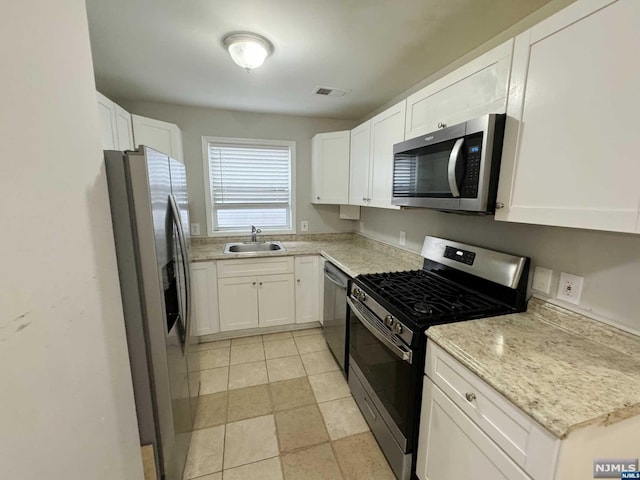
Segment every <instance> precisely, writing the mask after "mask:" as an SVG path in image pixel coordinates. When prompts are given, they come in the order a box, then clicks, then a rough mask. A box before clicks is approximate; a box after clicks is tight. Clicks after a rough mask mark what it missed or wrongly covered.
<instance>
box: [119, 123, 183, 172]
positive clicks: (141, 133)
mask: <svg viewBox="0 0 640 480" xmlns="http://www.w3.org/2000/svg"><path fill="white" fill-rule="evenodd" d="M131 118H132V120H133V139H134V141H135V145H136V147H137V146H139V145H145V146H147V147H151V148H153V149H154V150H158V151H159V152H162V153H164V154H165V155H169V156H170V157H171V158H174V159H176V160H178V161H180V162H183V163H184V158H183V153H182V132H181V131H180V128H178V126H177V125H175V124H173V123H168V122H162V121H160V120H155V119H153V118H147V117H141V116H140V115H131Z"/></svg>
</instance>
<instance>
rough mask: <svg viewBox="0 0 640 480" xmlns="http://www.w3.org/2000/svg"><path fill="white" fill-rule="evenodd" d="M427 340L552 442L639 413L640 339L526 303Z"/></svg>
mask: <svg viewBox="0 0 640 480" xmlns="http://www.w3.org/2000/svg"><path fill="white" fill-rule="evenodd" d="M427 335H428V336H429V338H431V339H432V340H433V341H434V342H435V343H437V344H438V345H440V346H441V347H442V348H443V349H444V350H446V351H447V352H448V353H449V354H451V355H452V356H453V357H455V358H456V359H457V360H458V361H460V362H461V363H462V364H463V365H465V366H466V367H467V368H469V369H470V370H471V371H472V372H473V373H475V374H476V375H478V376H479V377H480V378H482V379H483V380H484V381H485V382H486V383H488V384H489V385H490V386H491V387H493V388H494V389H495V390H497V391H498V392H500V393H501V394H502V395H503V396H505V397H506V398H507V399H508V400H510V401H511V402H512V403H514V404H515V405H516V406H518V407H519V408H520V409H521V410H522V411H524V412H525V413H526V414H528V415H529V416H530V417H532V418H533V419H534V420H535V421H536V422H538V423H539V424H540V425H542V426H543V427H545V428H546V429H547V430H548V431H549V432H551V433H552V434H553V435H554V436H556V437H558V438H565V437H566V436H567V435H568V434H569V433H570V432H571V431H573V430H576V429H578V428H581V427H584V426H587V425H594V424H600V425H605V426H606V425H610V424H613V423H615V422H618V421H621V420H624V419H626V418H630V417H632V416H635V415H638V414H640V337H638V336H636V335H633V334H630V333H627V332H624V331H622V330H619V329H616V328H614V327H611V326H609V325H606V324H604V323H601V322H598V321H596V320H592V319H590V318H587V317H584V316H582V315H579V314H577V313H574V312H571V311H569V310H566V309H563V308H560V307H557V306H555V305H552V304H550V303H547V302H544V301H542V300H539V299H536V298H532V299H531V300H530V302H529V307H528V310H527V312H523V313H516V314H512V315H505V316H500V317H493V318H486V319H481V320H471V321H467V322H459V323H453V324H448V325H438V326H434V327H431V328H429V330H428V331H427Z"/></svg>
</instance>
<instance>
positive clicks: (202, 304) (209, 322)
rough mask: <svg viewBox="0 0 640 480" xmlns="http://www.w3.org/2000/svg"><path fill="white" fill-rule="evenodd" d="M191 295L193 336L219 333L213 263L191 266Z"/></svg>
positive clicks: (216, 286) (215, 277)
mask: <svg viewBox="0 0 640 480" xmlns="http://www.w3.org/2000/svg"><path fill="white" fill-rule="evenodd" d="M191 291H192V294H193V301H192V308H193V311H192V313H191V321H192V322H193V323H192V332H193V335H210V334H212V333H218V332H219V331H220V318H219V316H218V278H217V276H216V263H215V262H195V263H192V264H191Z"/></svg>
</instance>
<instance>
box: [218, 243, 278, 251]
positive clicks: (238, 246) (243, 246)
mask: <svg viewBox="0 0 640 480" xmlns="http://www.w3.org/2000/svg"><path fill="white" fill-rule="evenodd" d="M284 250H285V248H284V246H283V245H282V243H280V242H264V243H262V242H255V243H254V242H247V243H227V246H226V247H225V248H224V253H257V252H282V251H284Z"/></svg>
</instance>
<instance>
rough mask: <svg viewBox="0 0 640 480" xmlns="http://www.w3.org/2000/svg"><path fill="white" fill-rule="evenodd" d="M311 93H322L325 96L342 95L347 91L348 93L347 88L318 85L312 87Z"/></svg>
mask: <svg viewBox="0 0 640 480" xmlns="http://www.w3.org/2000/svg"><path fill="white" fill-rule="evenodd" d="M313 93H315V94H316V95H324V96H325V97H344V96H345V95H346V94H347V93H349V90H344V89H342V88H331V87H319V86H318V87H316V88H314V89H313Z"/></svg>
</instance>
